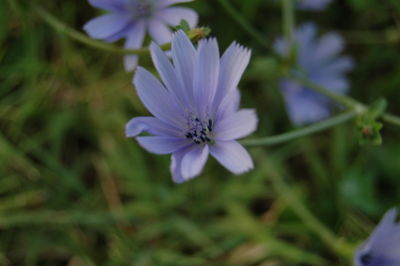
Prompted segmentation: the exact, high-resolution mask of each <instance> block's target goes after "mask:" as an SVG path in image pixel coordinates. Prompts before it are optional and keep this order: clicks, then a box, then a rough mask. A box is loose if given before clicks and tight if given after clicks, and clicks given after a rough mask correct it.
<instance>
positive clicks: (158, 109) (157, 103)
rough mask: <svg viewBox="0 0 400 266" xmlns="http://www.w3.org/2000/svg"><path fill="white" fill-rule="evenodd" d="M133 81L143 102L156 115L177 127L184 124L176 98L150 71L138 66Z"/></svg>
mask: <svg viewBox="0 0 400 266" xmlns="http://www.w3.org/2000/svg"><path fill="white" fill-rule="evenodd" d="M133 82H134V84H135V86H136V91H137V93H138V95H139V97H140V99H141V100H142V102H143V104H144V105H145V106H146V107H147V109H148V110H149V111H150V112H151V113H152V114H153V115H154V116H156V117H157V118H159V119H160V120H162V121H164V122H166V123H169V124H171V125H173V126H175V127H177V128H181V127H182V126H183V125H184V122H185V120H184V119H183V114H182V113H180V112H179V110H178V107H177V105H176V102H175V100H174V98H172V97H171V95H170V93H169V92H168V91H167V89H165V88H164V86H163V85H162V84H161V83H160V82H159V81H158V80H157V79H156V78H155V77H154V76H153V75H152V74H151V73H150V72H148V71H147V70H145V69H144V68H141V67H138V68H137V70H136V73H135V77H134V81H133Z"/></svg>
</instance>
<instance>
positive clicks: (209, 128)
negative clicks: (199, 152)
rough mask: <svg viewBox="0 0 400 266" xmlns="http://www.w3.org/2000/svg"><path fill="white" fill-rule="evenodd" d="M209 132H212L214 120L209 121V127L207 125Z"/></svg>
mask: <svg viewBox="0 0 400 266" xmlns="http://www.w3.org/2000/svg"><path fill="white" fill-rule="evenodd" d="M207 128H208V131H210V132H211V131H212V120H211V119H208V125H207Z"/></svg>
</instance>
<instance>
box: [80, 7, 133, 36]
mask: <svg viewBox="0 0 400 266" xmlns="http://www.w3.org/2000/svg"><path fill="white" fill-rule="evenodd" d="M130 20H131V18H130V17H129V16H128V15H126V14H120V13H117V14H106V15H102V16H100V17H97V18H94V19H92V20H90V21H89V22H87V23H86V24H85V26H83V29H84V30H85V31H86V33H87V34H88V35H89V36H90V37H91V38H93V39H107V38H109V37H111V36H113V35H115V34H117V33H119V32H120V31H122V30H124V28H125V27H126V26H127V25H128V23H129V22H130Z"/></svg>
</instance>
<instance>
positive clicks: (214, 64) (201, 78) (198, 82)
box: [193, 38, 219, 113]
mask: <svg viewBox="0 0 400 266" xmlns="http://www.w3.org/2000/svg"><path fill="white" fill-rule="evenodd" d="M195 62H196V63H195V66H194V80H193V95H194V97H195V99H196V103H197V110H198V111H199V113H203V112H202V110H203V111H205V110H209V107H211V106H210V105H211V103H212V99H213V98H214V96H215V92H216V89H217V85H218V76H219V49H218V44H217V41H216V39H215V38H211V39H207V40H201V41H200V42H199V46H198V52H197V57H196V61H195Z"/></svg>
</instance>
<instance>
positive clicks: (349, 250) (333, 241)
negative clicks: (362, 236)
mask: <svg viewBox="0 0 400 266" xmlns="http://www.w3.org/2000/svg"><path fill="white" fill-rule="evenodd" d="M263 164H264V166H265V169H266V170H265V172H266V174H268V176H269V178H270V180H271V182H272V185H273V187H274V189H275V190H276V191H277V192H278V194H279V195H280V196H281V197H282V198H283V199H284V200H285V201H286V203H287V204H288V206H289V207H290V208H291V209H292V211H293V212H294V213H295V214H296V215H297V216H298V217H299V218H300V219H301V220H303V222H304V224H305V225H306V226H307V227H308V228H309V229H310V230H312V231H313V232H315V233H316V234H317V235H318V236H319V237H320V238H321V240H322V241H323V242H324V243H325V244H326V245H327V246H328V247H330V248H331V250H332V251H334V252H335V253H337V254H339V255H341V256H343V257H345V258H347V259H349V260H350V259H351V257H352V255H353V251H354V248H353V246H352V245H350V244H349V243H347V242H345V241H344V240H343V239H341V238H338V237H337V236H336V235H335V234H334V233H333V232H332V231H330V230H329V229H328V228H327V227H326V226H325V225H324V224H323V223H321V221H319V220H318V218H317V217H315V216H314V215H313V214H312V212H311V211H310V210H309V209H308V208H307V207H306V206H305V205H304V203H303V202H302V201H301V200H300V199H299V198H297V197H296V194H295V193H294V192H293V191H292V189H291V188H290V186H289V185H288V184H286V182H285V180H284V179H283V177H282V176H281V175H280V174H279V173H278V172H277V171H276V170H275V166H274V164H272V163H270V162H269V161H268V159H266V158H263Z"/></svg>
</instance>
